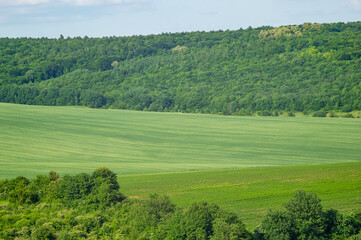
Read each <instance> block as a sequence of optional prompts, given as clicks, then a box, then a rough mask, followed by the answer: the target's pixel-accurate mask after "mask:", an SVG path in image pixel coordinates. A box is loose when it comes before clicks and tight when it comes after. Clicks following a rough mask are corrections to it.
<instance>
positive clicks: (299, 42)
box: [0, 22, 361, 115]
mask: <svg viewBox="0 0 361 240" xmlns="http://www.w3.org/2000/svg"><path fill="white" fill-rule="evenodd" d="M360 30H361V22H351V23H346V24H345V23H332V24H309V23H305V24H302V25H295V26H283V27H277V28H273V27H268V26H266V27H260V28H255V29H253V28H248V29H239V30H235V31H211V32H190V33H185V32H183V33H174V34H171V33H164V34H160V35H149V36H133V37H103V38H88V37H84V38H80V37H76V38H67V39H64V38H63V37H60V38H59V39H47V38H40V39H32V38H17V39H9V38H1V39H0V59H1V60H0V101H2V102H9V103H20V104H35V105H61V106H64V105H80V106H87V107H94V108H116V109H132V110H145V111H177V112H178V111H180V112H200V113H214V114H225V115H250V114H252V113H254V112H257V111H259V112H264V113H267V112H271V113H272V114H273V113H274V112H275V111H300V112H302V111H312V112H316V111H343V112H350V111H353V110H361V69H360V67H359V66H360V64H361V50H360V49H361V31H360Z"/></svg>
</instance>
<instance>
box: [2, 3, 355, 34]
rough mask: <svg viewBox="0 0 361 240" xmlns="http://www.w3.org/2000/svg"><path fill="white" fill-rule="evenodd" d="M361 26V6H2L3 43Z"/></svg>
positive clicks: (331, 4) (312, 4) (253, 4)
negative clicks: (336, 24) (308, 24)
mask: <svg viewBox="0 0 361 240" xmlns="http://www.w3.org/2000/svg"><path fill="white" fill-rule="evenodd" d="M355 21H361V0H0V37H36V38H37V37H48V38H58V37H59V36H60V35H61V34H62V35H63V36H64V37H68V36H69V37H76V36H81V37H84V36H88V37H102V36H131V35H149V34H160V33H163V32H171V33H174V32H190V31H211V30H227V29H229V30H235V29H240V28H243V29H245V28H248V27H249V26H251V27H254V28H255V27H260V26H274V27H276V26H282V25H294V24H302V23H304V22H311V23H315V22H317V23H332V22H355Z"/></svg>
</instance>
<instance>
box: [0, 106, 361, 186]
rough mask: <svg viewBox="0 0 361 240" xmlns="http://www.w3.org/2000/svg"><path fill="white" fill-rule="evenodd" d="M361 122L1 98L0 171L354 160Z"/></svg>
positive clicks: (360, 152) (122, 170)
mask: <svg viewBox="0 0 361 240" xmlns="http://www.w3.org/2000/svg"><path fill="white" fill-rule="evenodd" d="M360 123H361V122H360V119H344V118H310V117H308V118H307V117H305V118H302V117H297V118H288V117H232V116H218V115H202V114H179V113H154V112H135V111H121V110H105V109H86V108H81V107H47V106H26V105H14V104H3V103H0V178H1V179H4V178H12V177H15V176H18V175H23V176H26V177H34V176H36V175H37V174H44V173H47V172H48V171H49V170H54V171H58V172H59V173H60V174H64V173H79V172H91V171H93V170H94V169H96V168H98V167H102V166H105V167H108V168H110V169H111V170H112V171H114V172H116V173H118V174H129V173H151V172H153V173H154V172H176V171H189V170H207V169H208V170H210V169H227V168H228V169H229V168H244V167H248V168H249V167H262V166H263V167H265V166H287V165H309V164H324V163H346V162H358V161H360V160H361V157H360V156H361V147H360V143H361V124H360Z"/></svg>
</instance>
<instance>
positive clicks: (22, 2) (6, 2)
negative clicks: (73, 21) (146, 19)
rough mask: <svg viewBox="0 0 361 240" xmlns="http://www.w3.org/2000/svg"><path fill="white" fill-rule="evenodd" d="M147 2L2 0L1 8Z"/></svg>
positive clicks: (143, 0) (116, 0)
mask: <svg viewBox="0 0 361 240" xmlns="http://www.w3.org/2000/svg"><path fill="white" fill-rule="evenodd" d="M145 1H146V0H0V6H28V5H38V4H43V3H53V4H57V3H63V4H69V5H75V6H94V5H106V4H122V3H139V2H145Z"/></svg>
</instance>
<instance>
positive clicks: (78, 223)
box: [0, 168, 361, 240]
mask: <svg viewBox="0 0 361 240" xmlns="http://www.w3.org/2000/svg"><path fill="white" fill-rule="evenodd" d="M0 201H1V202H0V203H1V204H0V238H1V239H219V240H226V239H255V240H256V239H258V240H264V239H359V238H357V237H360V236H361V235H360V229H361V212H358V213H352V214H348V215H343V214H340V213H339V212H338V211H337V210H334V209H329V210H323V208H322V205H321V200H320V199H319V198H318V197H317V196H316V195H315V194H313V193H306V192H304V191H297V192H296V193H295V194H294V196H293V197H292V198H291V200H290V201H289V202H288V203H286V204H285V205H284V210H274V211H272V210H270V211H269V212H268V213H267V214H266V216H265V217H264V219H263V221H262V223H261V225H260V226H258V227H257V228H256V229H255V230H254V231H249V230H248V229H247V227H246V226H245V224H244V223H242V221H241V218H240V217H239V216H237V215H236V214H234V213H232V212H227V211H224V210H222V209H220V208H219V207H218V206H216V205H214V204H212V203H207V202H198V203H193V204H191V205H190V206H188V207H186V208H178V207H177V206H176V205H175V204H173V203H172V202H171V200H170V199H169V198H168V197H167V196H163V195H157V194H152V195H150V196H149V198H147V199H137V198H126V197H125V196H124V195H123V194H121V192H120V189H119V184H118V182H117V176H116V175H115V174H114V173H113V172H112V171H110V170H109V169H107V168H98V169H96V170H95V171H94V172H93V173H92V174H87V173H81V174H77V175H65V176H63V177H59V175H58V173H56V172H53V171H51V172H49V175H38V176H37V177H36V178H34V179H32V180H29V179H27V178H25V177H21V176H19V177H17V178H15V179H10V180H2V181H0Z"/></svg>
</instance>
